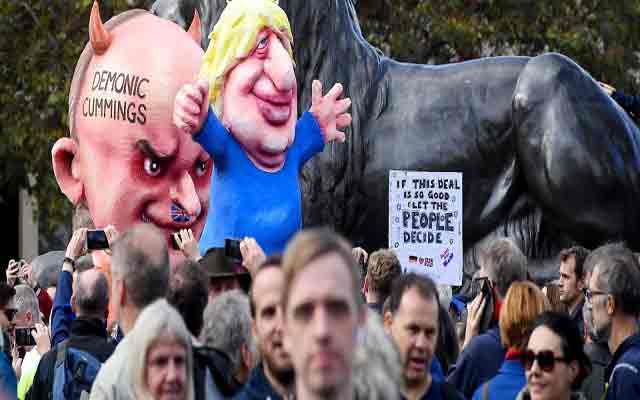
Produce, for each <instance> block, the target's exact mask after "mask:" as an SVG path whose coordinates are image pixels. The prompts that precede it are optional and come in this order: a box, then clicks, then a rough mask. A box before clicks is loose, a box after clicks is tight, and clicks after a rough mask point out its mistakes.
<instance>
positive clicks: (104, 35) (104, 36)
mask: <svg viewBox="0 0 640 400" xmlns="http://www.w3.org/2000/svg"><path fill="white" fill-rule="evenodd" d="M111 39H112V36H111V33H109V31H107V28H105V26H104V24H103V23H102V18H101V17H100V7H99V6H98V1H97V0H96V1H94V2H93V7H92V8H91V16H90V17H89V41H90V42H91V47H93V51H94V52H95V53H96V54H97V55H100V54H104V52H106V51H107V49H108V48H109V46H110V45H111Z"/></svg>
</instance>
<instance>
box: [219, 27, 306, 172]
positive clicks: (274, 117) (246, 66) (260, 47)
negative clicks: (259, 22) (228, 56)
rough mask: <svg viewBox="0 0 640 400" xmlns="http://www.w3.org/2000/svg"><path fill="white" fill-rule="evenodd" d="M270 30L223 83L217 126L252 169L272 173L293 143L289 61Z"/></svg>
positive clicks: (293, 93) (292, 84)
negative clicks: (222, 127) (241, 150)
mask: <svg viewBox="0 0 640 400" xmlns="http://www.w3.org/2000/svg"><path fill="white" fill-rule="evenodd" d="M281 40H286V39H285V38H283V37H281V36H279V35H278V34H276V33H274V32H273V31H272V30H270V29H268V28H265V29H263V30H262V31H261V32H260V33H259V34H258V37H257V39H256V44H255V47H254V49H253V51H252V52H251V53H250V55H249V56H248V57H247V58H246V59H244V60H243V61H241V62H240V63H239V64H238V65H236V66H235V67H234V68H233V69H232V70H231V71H230V72H229V73H228V75H227V77H226V78H225V83H224V90H223V92H222V96H223V102H224V112H223V115H222V122H223V124H224V125H225V126H226V127H227V128H228V129H229V131H230V132H231V133H232V134H233V135H234V137H235V138H236V139H237V140H238V142H240V144H241V145H242V147H243V148H244V150H245V151H246V153H247V155H248V156H249V158H250V159H251V160H252V161H253V163H254V164H255V165H256V167H258V168H260V169H262V170H264V171H270V172H272V171H277V170H279V169H280V168H282V166H283V165H284V161H285V155H286V150H287V148H288V147H289V146H290V145H291V143H292V142H293V136H294V132H295V124H296V119H297V106H298V103H297V87H296V76H295V73H294V70H293V61H292V60H291V57H290V56H289V54H288V53H287V50H286V48H285V46H284V45H283V44H282V41H281Z"/></svg>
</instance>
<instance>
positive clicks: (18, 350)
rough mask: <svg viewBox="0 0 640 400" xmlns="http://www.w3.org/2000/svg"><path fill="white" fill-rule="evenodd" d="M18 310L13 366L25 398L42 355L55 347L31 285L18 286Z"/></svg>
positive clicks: (15, 300)
mask: <svg viewBox="0 0 640 400" xmlns="http://www.w3.org/2000/svg"><path fill="white" fill-rule="evenodd" d="M15 290H16V294H15V296H14V302H15V304H16V311H17V312H16V314H15V316H14V317H13V321H12V322H11V324H12V328H13V329H12V333H11V339H12V342H13V347H12V348H13V351H12V356H13V367H14V370H15V372H16V377H17V378H18V379H19V381H18V398H19V399H20V400H24V398H25V396H26V394H27V392H28V391H29V388H30V387H31V384H32V382H33V377H34V376H35V374H36V370H37V368H38V364H39V363H40V359H41V358H42V355H44V354H45V353H46V352H48V351H49V350H50V349H51V341H50V339H49V330H48V329H47V327H46V326H45V325H44V324H43V323H42V318H41V316H40V309H39V308H38V298H37V297H36V294H35V292H34V291H33V289H31V287H30V286H28V285H24V284H20V285H17V286H16V287H15Z"/></svg>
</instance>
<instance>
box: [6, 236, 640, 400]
mask: <svg viewBox="0 0 640 400" xmlns="http://www.w3.org/2000/svg"><path fill="white" fill-rule="evenodd" d="M105 231H107V232H108V234H107V236H108V238H109V248H108V249H106V250H100V251H99V252H100V254H99V255H98V254H93V253H92V252H88V251H87V249H86V247H87V246H86V235H87V230H86V229H78V230H76V231H75V232H74V234H73V236H72V238H71V240H70V242H69V244H68V247H67V249H66V252H51V253H47V254H44V255H40V256H38V257H36V258H34V259H33V260H30V262H25V261H17V262H16V261H14V260H11V261H10V262H9V265H8V266H7V269H6V283H5V282H2V283H0V328H1V329H2V335H0V347H1V349H2V352H0V399H16V398H19V399H21V400H24V399H32V400H38V399H43V400H44V399H47V400H49V399H98V400H101V399H114V400H115V399H155V400H165V399H185V400H194V399H197V400H204V399H238V400H245V399H271V400H276V399H294V398H295V399H358V400H362V399H372V400H378V399H380V400H382V399H407V400H418V399H426V400H437V399H443V400H449V399H455V400H458V399H469V400H471V399H473V400H487V399H496V400H497V399H534V400H538V399H549V400H552V399H560V400H569V399H594V400H595V399H602V398H606V399H634V398H640V372H639V370H640V336H639V335H638V327H639V322H638V317H639V313H640V265H639V260H638V256H637V254H634V253H632V252H631V250H629V249H628V248H627V247H625V245H624V244H621V243H612V244H606V245H603V246H602V247H599V248H596V249H594V250H593V251H589V250H587V249H585V248H583V247H579V246H576V247H571V248H568V249H564V250H562V251H561V252H560V253H559V254H558V258H557V268H558V270H557V278H558V279H557V280H556V281H554V282H532V281H530V280H529V274H528V273H527V259H526V257H525V256H524V255H523V253H522V251H521V250H520V249H519V248H518V247H517V246H516V245H515V244H514V243H513V242H512V241H511V240H509V239H505V238H501V239H496V240H494V241H493V242H491V243H489V244H488V245H487V246H486V248H485V249H484V251H482V252H481V253H482V254H481V257H480V258H479V267H480V268H479V270H478V272H477V273H476V274H475V275H474V278H473V283H472V285H471V288H472V289H471V291H470V292H471V293H470V294H466V295H463V294H454V293H453V291H452V288H451V287H448V286H443V285H437V284H436V283H434V282H433V281H432V280H431V279H429V278H427V277H424V276H419V275H416V274H412V273H409V274H403V273H402V268H401V265H400V262H399V260H398V258H397V257H396V255H395V253H394V252H393V251H391V250H388V249H378V250H376V251H374V252H372V253H371V254H370V255H369V254H368V253H367V252H366V251H365V250H364V249H361V248H355V249H352V248H351V247H350V246H349V244H348V242H347V241H346V240H345V239H344V238H342V237H341V236H339V235H338V234H336V233H334V232H332V231H330V230H328V229H310V230H304V231H302V232H300V233H298V234H297V235H296V236H295V237H294V238H293V239H292V241H291V242H290V243H289V245H288V246H287V248H286V251H285V253H284V254H282V255H281V256H270V257H268V258H267V257H266V256H265V255H264V253H263V252H262V250H261V248H260V246H259V245H258V243H256V241H255V240H253V239H251V238H245V240H242V241H241V242H240V244H239V249H240V254H239V255H236V256H233V255H230V254H229V252H228V251H227V249H224V248H222V249H212V250H210V251H209V252H207V254H205V255H204V256H202V257H200V255H199V254H198V252H197V251H195V249H197V243H196V241H195V238H194V237H193V234H192V233H191V232H189V231H184V232H181V233H180V234H179V235H178V240H177V242H178V246H179V247H180V248H181V249H183V251H184V254H185V260H184V261H183V262H182V263H180V264H179V265H177V266H176V267H175V268H171V267H170V265H169V257H168V251H167V242H166V240H165V239H164V236H163V235H162V234H161V233H160V232H157V231H156V230H155V228H153V227H152V226H150V225H148V224H141V225H138V226H136V227H134V228H133V229H131V230H129V231H127V232H122V233H118V232H116V231H115V229H113V228H112V227H107V228H106V229H105ZM96 256H97V257H96ZM100 257H108V258H109V264H110V268H109V270H108V271H105V270H103V269H101V268H96V267H94V260H96V259H100Z"/></svg>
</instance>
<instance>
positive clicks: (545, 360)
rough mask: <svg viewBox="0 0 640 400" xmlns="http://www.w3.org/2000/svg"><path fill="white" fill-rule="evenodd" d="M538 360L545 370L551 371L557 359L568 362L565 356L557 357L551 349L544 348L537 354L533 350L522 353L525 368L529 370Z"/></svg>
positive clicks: (541, 367)
mask: <svg viewBox="0 0 640 400" xmlns="http://www.w3.org/2000/svg"><path fill="white" fill-rule="evenodd" d="M536 360H537V361H538V366H539V367H540V369H541V370H543V371H544V372H551V371H553V368H554V367H555V365H556V361H561V362H565V363H566V362H567V359H566V358H564V357H556V356H555V355H554V354H553V351H551V350H543V351H541V352H540V353H538V354H536V353H534V352H533V351H531V350H527V351H525V352H524V354H523V355H522V363H523V364H524V369H525V370H527V371H529V370H530V369H531V367H533V362H534V361H536Z"/></svg>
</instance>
